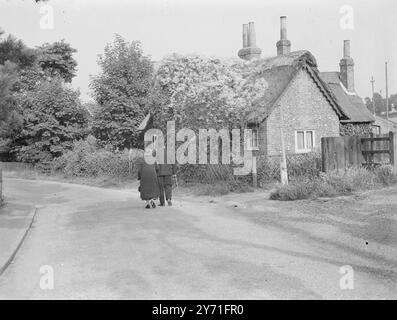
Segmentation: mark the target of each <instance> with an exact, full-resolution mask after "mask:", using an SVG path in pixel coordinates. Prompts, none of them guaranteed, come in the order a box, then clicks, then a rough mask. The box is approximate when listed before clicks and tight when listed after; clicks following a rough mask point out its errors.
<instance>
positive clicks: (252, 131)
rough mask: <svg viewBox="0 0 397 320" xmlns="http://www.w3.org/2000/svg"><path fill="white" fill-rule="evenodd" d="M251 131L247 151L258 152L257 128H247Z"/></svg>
mask: <svg viewBox="0 0 397 320" xmlns="http://www.w3.org/2000/svg"><path fill="white" fill-rule="evenodd" d="M248 129H250V130H251V139H250V140H249V145H248V150H259V128H248ZM254 131H255V132H256V139H255V141H256V146H254Z"/></svg>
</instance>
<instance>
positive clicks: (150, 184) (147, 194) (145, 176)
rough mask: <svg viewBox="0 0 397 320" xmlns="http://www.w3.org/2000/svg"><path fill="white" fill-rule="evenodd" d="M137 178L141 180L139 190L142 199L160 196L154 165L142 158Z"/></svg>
mask: <svg viewBox="0 0 397 320" xmlns="http://www.w3.org/2000/svg"><path fill="white" fill-rule="evenodd" d="M138 180H140V181H141V184H140V186H139V191H140V193H141V199H142V200H150V199H157V198H158V197H159V196H160V189H159V182H158V179H157V173H156V166H155V165H154V164H147V163H146V162H145V161H144V160H143V161H142V162H141V163H139V169H138Z"/></svg>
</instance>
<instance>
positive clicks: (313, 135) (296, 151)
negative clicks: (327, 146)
mask: <svg viewBox="0 0 397 320" xmlns="http://www.w3.org/2000/svg"><path fill="white" fill-rule="evenodd" d="M298 132H303V144H304V148H303V149H298ZM308 132H311V133H312V137H313V147H312V149H309V148H307V145H306V143H307V140H306V134H307V133H308ZM315 147H316V134H315V131H314V130H313V129H299V130H295V153H307V152H312V151H313V150H314V149H315Z"/></svg>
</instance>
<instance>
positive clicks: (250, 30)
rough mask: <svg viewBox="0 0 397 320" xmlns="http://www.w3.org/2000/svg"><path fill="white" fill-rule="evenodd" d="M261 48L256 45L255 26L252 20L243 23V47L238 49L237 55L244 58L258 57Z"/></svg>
mask: <svg viewBox="0 0 397 320" xmlns="http://www.w3.org/2000/svg"><path fill="white" fill-rule="evenodd" d="M261 53H262V50H261V49H259V48H258V47H257V46H256V36H255V26H254V23H253V22H249V23H248V24H243V48H242V49H240V50H239V52H238V56H239V57H240V58H241V59H244V60H252V59H258V58H260V57H261Z"/></svg>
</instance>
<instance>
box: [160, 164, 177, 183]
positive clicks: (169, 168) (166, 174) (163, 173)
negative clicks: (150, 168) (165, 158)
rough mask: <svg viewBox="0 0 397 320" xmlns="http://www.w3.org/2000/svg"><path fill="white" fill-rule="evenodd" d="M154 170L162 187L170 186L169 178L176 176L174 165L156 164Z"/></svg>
mask: <svg viewBox="0 0 397 320" xmlns="http://www.w3.org/2000/svg"><path fill="white" fill-rule="evenodd" d="M156 170H157V175H158V176H159V178H161V179H162V180H161V181H162V183H163V184H164V185H172V180H171V176H173V175H175V174H176V165H175V164H158V165H157V168H156Z"/></svg>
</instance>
